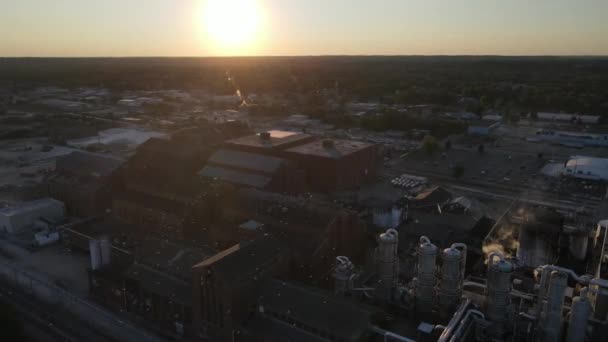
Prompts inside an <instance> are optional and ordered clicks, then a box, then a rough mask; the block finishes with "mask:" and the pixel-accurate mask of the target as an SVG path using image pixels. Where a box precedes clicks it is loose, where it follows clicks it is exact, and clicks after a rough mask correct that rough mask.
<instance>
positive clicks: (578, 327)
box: [567, 287, 592, 342]
mask: <svg viewBox="0 0 608 342" xmlns="http://www.w3.org/2000/svg"><path fill="white" fill-rule="evenodd" d="M591 311H592V307H591V302H590V301H589V299H588V298H587V288H586V287H585V288H583V289H581V293H580V295H579V296H578V297H574V299H573V300H572V306H571V308H570V321H569V322H568V338H567V342H582V341H585V335H586V333H587V324H588V322H589V317H590V316H591Z"/></svg>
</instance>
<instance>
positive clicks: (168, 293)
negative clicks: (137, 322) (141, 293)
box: [125, 264, 192, 305]
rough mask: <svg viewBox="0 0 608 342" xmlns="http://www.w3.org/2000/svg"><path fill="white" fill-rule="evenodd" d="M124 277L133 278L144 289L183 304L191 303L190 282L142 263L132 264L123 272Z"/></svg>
mask: <svg viewBox="0 0 608 342" xmlns="http://www.w3.org/2000/svg"><path fill="white" fill-rule="evenodd" d="M125 277H127V278H130V279H135V280H137V281H138V282H139V284H140V286H141V287H143V288H144V289H146V290H148V291H150V292H152V293H156V294H158V295H161V296H163V297H166V298H170V299H171V300H174V301H176V302H179V303H181V304H185V305H191V303H192V292H191V289H190V283H189V282H187V281H184V280H180V279H177V278H174V277H172V276H170V275H168V274H165V273H163V272H160V271H158V270H155V269H153V268H150V267H148V266H145V265H142V264H133V265H131V267H129V268H128V269H127V271H126V272H125Z"/></svg>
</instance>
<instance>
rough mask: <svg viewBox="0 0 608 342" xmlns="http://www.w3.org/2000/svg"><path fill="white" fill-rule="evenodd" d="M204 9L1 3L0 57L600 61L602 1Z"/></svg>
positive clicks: (607, 25) (471, 0)
mask: <svg viewBox="0 0 608 342" xmlns="http://www.w3.org/2000/svg"><path fill="white" fill-rule="evenodd" d="M208 1H209V2H210V3H208ZM208 1H205V0H5V1H2V2H1V3H0V56H218V55H219V56H223V55H332V54H349V55H380V54H387V55H437V54H448V55H459V54H499V55H608V19H607V18H606V15H607V14H608V1H607V0H208ZM218 1H219V2H218Z"/></svg>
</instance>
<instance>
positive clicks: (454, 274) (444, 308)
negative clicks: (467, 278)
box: [438, 247, 462, 317]
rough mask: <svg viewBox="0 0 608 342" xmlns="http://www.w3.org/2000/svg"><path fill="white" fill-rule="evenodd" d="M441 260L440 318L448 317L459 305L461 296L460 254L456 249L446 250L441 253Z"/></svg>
mask: <svg viewBox="0 0 608 342" xmlns="http://www.w3.org/2000/svg"><path fill="white" fill-rule="evenodd" d="M441 260H442V265H441V280H440V283H439V284H440V285H439V298H438V299H439V300H438V301H439V311H440V313H441V315H442V316H444V317H449V316H450V315H451V314H452V313H453V312H454V310H455V309H456V307H457V306H458V304H459V303H460V297H461V296H462V288H461V280H462V274H461V271H462V270H461V265H462V263H461V260H462V254H461V253H460V251H459V250H458V249H456V248H452V247H450V248H446V249H444V250H443V252H442V253H441Z"/></svg>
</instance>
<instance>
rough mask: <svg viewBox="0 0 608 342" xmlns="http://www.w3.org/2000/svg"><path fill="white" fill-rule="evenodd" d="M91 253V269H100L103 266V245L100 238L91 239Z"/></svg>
mask: <svg viewBox="0 0 608 342" xmlns="http://www.w3.org/2000/svg"><path fill="white" fill-rule="evenodd" d="M89 254H90V256H91V269H92V270H98V269H100V268H101V247H100V246H99V240H97V239H91V240H89Z"/></svg>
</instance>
